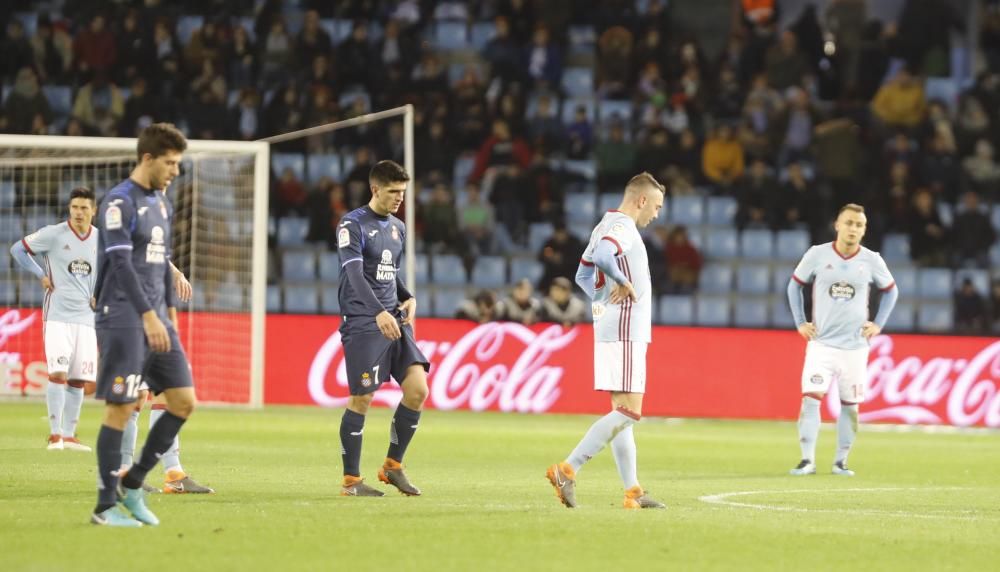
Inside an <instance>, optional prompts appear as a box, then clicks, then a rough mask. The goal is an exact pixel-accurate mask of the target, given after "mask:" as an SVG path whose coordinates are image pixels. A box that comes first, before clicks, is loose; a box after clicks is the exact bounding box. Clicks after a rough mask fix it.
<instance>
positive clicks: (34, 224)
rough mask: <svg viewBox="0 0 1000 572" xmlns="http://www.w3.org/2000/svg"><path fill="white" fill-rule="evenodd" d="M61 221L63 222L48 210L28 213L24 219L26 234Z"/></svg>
mask: <svg viewBox="0 0 1000 572" xmlns="http://www.w3.org/2000/svg"><path fill="white" fill-rule="evenodd" d="M59 222H61V221H60V219H58V218H55V217H53V216H52V214H51V213H48V212H45V213H36V214H32V215H28V217H27V218H26V219H25V220H24V232H25V234H28V233H32V232H35V231H36V230H38V229H40V228H44V227H46V226H49V225H52V224H57V223H59Z"/></svg>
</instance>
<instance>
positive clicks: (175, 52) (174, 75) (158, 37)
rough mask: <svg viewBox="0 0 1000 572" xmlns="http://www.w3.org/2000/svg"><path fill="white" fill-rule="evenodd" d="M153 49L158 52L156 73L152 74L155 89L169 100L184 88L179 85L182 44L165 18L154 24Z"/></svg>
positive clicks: (155, 66)
mask: <svg viewBox="0 0 1000 572" xmlns="http://www.w3.org/2000/svg"><path fill="white" fill-rule="evenodd" d="M153 49H154V51H155V54H156V63H155V65H154V69H155V72H156V73H153V74H151V81H152V82H154V83H153V86H154V87H155V89H154V91H156V92H157V93H159V95H160V96H161V97H164V98H165V99H167V100H169V99H170V98H172V97H175V96H176V95H177V93H176V92H180V91H183V90H182V89H181V88H180V86H179V85H178V82H179V81H180V78H181V57H180V46H179V45H178V44H177V40H176V39H175V38H174V34H173V32H172V31H171V30H170V28H169V26H168V23H167V20H166V19H165V18H159V19H157V20H156V22H155V23H154V24H153ZM147 79H150V78H147Z"/></svg>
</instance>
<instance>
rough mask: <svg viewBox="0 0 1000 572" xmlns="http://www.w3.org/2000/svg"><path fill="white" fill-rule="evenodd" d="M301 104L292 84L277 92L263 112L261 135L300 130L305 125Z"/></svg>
mask: <svg viewBox="0 0 1000 572" xmlns="http://www.w3.org/2000/svg"><path fill="white" fill-rule="evenodd" d="M302 103H303V101H302V97H301V95H300V94H299V90H298V88H296V87H295V85H294V84H289V85H286V86H285V87H284V88H282V89H280V90H278V92H277V93H276V94H275V95H274V97H273V98H271V103H269V104H268V105H267V108H266V109H265V110H264V117H263V119H264V130H263V134H264V135H265V136H270V135H277V134H279V133H289V132H291V131H298V130H299V129H302V127H303V126H304V124H305V114H304V109H303V105H302Z"/></svg>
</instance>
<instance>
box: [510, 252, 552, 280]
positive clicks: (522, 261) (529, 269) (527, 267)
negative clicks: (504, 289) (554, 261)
mask: <svg viewBox="0 0 1000 572" xmlns="http://www.w3.org/2000/svg"><path fill="white" fill-rule="evenodd" d="M544 271H545V268H544V267H543V266H542V263H541V262H539V261H537V260H535V259H534V258H512V259H511V261H510V281H511V283H512V284H513V283H514V282H517V281H518V280H520V279H522V278H527V279H528V280H529V281H531V283H532V284H535V285H537V284H538V281H539V280H541V279H542V273H543V272H544Z"/></svg>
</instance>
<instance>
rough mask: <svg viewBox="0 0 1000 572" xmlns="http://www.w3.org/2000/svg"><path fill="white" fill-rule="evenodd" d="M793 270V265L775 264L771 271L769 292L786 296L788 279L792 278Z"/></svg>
mask: <svg viewBox="0 0 1000 572" xmlns="http://www.w3.org/2000/svg"><path fill="white" fill-rule="evenodd" d="M794 271H795V267H794V266H781V265H778V266H776V267H775V268H774V271H773V272H771V286H772V288H771V293H772V294H777V295H779V296H781V297H787V296H788V281H789V280H791V279H792V272H794Z"/></svg>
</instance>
